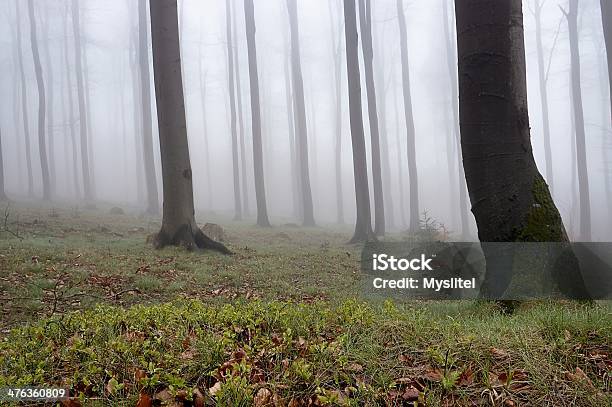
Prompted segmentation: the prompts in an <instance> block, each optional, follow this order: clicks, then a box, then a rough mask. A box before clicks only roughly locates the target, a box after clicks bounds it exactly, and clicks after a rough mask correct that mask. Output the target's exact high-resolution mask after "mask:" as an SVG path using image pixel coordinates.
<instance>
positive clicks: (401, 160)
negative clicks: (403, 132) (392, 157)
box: [393, 88, 408, 228]
mask: <svg viewBox="0 0 612 407" xmlns="http://www.w3.org/2000/svg"><path fill="white" fill-rule="evenodd" d="M393 93H394V95H393V102H394V103H393V107H394V113H395V145H396V150H395V151H397V160H396V164H397V181H398V182H397V183H398V184H399V191H398V194H399V207H400V210H399V212H400V214H401V219H402V224H401V227H402V228H406V227H407V226H408V222H407V221H406V193H405V191H404V185H406V183H405V180H404V171H403V167H404V166H403V165H402V164H403V163H404V158H403V157H402V140H401V138H400V131H399V129H400V122H401V114H400V108H399V104H400V103H399V92H398V90H397V88H394V90H393Z"/></svg>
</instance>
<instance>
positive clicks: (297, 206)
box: [283, 45, 302, 219]
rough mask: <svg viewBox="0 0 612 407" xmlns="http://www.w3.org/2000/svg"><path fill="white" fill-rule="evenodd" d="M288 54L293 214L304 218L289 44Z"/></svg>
mask: <svg viewBox="0 0 612 407" xmlns="http://www.w3.org/2000/svg"><path fill="white" fill-rule="evenodd" d="M286 51H287V52H286V54H287V55H285V56H284V58H283V67H284V74H285V106H286V109H287V127H288V132H287V134H288V135H289V166H290V171H291V176H290V179H291V192H292V195H293V216H294V217H295V218H296V219H302V205H301V202H302V199H301V198H300V180H299V177H298V175H297V173H298V168H297V162H298V156H297V151H296V147H295V144H296V143H295V123H294V120H293V118H294V113H293V93H292V91H291V90H292V89H291V73H290V71H289V59H290V58H291V56H290V51H289V45H287V46H286Z"/></svg>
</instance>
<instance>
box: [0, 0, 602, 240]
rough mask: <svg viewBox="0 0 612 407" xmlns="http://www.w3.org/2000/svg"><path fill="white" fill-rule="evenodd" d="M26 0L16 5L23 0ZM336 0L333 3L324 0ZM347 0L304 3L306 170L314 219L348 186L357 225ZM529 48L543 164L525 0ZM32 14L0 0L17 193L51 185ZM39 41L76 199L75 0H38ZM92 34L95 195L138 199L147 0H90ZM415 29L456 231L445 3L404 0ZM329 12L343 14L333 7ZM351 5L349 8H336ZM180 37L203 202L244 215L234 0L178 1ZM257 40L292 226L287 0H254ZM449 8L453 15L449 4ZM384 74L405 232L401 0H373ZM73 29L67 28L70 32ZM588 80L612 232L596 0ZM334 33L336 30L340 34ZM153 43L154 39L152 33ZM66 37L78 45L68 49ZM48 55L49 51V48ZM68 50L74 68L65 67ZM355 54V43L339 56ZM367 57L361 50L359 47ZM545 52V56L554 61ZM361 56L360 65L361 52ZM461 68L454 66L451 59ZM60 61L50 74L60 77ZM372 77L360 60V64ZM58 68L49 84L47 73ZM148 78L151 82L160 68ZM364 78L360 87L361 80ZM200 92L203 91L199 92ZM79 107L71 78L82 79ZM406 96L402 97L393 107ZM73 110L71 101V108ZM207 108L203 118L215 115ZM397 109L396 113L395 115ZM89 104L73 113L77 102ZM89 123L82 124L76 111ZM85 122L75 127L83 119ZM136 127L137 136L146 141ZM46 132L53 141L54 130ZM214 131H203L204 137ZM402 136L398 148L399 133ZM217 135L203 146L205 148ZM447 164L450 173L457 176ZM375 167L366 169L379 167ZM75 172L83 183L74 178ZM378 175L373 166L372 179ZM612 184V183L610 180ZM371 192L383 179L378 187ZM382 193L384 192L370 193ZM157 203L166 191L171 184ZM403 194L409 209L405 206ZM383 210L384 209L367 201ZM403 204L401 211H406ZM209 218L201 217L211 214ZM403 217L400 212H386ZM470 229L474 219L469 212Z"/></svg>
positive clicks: (594, 152) (553, 48) (279, 205)
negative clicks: (231, 51) (45, 173)
mask: <svg viewBox="0 0 612 407" xmlns="http://www.w3.org/2000/svg"><path fill="white" fill-rule="evenodd" d="M17 1H21V0H17ZM330 1H331V2H332V3H333V5H331V7H330V4H328V3H329V2H330ZM339 1H340V0H307V1H306V0H302V1H298V18H299V24H300V39H301V47H302V48H301V55H302V58H301V62H302V70H303V74H304V89H305V97H306V110H307V122H308V123H307V124H308V137H309V149H310V176H311V185H312V189H313V202H314V211H315V218H316V220H317V223H319V224H333V223H334V222H335V220H336V211H337V210H336V194H337V193H341V194H342V195H343V197H344V212H345V218H346V221H347V223H349V224H350V223H352V221H353V217H354V216H355V215H354V213H355V198H354V185H353V163H352V150H351V140H350V131H349V118H348V94H347V85H346V65H345V64H346V62H345V59H344V56H343V57H342V58H343V59H342V61H343V64H344V65H343V69H342V77H341V80H342V112H343V114H342V184H343V190H342V191H336V183H335V179H334V176H333V174H334V171H335V170H334V168H335V152H334V148H335V144H334V143H335V124H334V115H335V100H334V97H335V93H334V81H335V78H334V51H335V49H334V47H335V44H336V42H337V41H338V39H340V40H341V44H343V43H344V32H343V23H342V15H341V8H340V7H339V3H338V2H339ZM232 3H233V7H235V8H236V13H235V15H237V16H238V19H237V21H235V24H236V38H234V45H235V46H236V47H237V55H238V60H237V61H234V63H235V67H236V69H238V70H239V77H240V82H241V89H242V92H241V95H238V97H239V98H241V100H242V108H243V114H244V124H245V133H244V138H245V141H246V151H247V154H246V156H245V157H244V158H243V159H242V160H241V165H243V166H245V169H246V174H247V180H246V182H247V186H248V196H249V207H250V214H251V215H252V214H253V213H254V212H255V192H254V183H253V164H252V154H251V153H250V151H251V148H252V146H251V120H250V104H249V78H248V67H247V50H246V34H245V23H244V11H243V2H242V1H240V0H232ZM523 3H524V24H525V45H526V52H527V80H528V98H529V99H528V101H529V113H530V125H531V129H532V131H531V135H532V144H533V149H534V154H535V157H536V161H537V163H538V167H539V169H540V172H541V173H542V174H544V168H545V163H544V144H543V137H542V117H541V105H540V93H539V79H538V62H537V55H536V39H535V20H534V16H533V14H532V13H531V12H530V8H531V7H532V5H531V4H528V3H532V1H531V0H527V1H524V2H523ZM21 4H22V5H21V6H20V8H21V19H20V20H19V21H17V17H16V1H14V0H0V10H1V12H0V13H1V14H0V18H2V19H3V23H2V24H0V44H1V49H2V52H0V72H1V75H0V92H1V94H2V101H3V103H2V105H1V106H0V128H1V130H2V148H3V152H4V169H5V183H6V190H7V194H8V195H9V196H10V197H12V198H15V199H16V200H27V199H32V198H40V197H41V196H42V192H41V189H42V181H41V169H40V168H41V167H40V165H39V161H38V156H39V155H38V148H39V145H38V142H37V140H38V139H37V137H36V131H37V114H36V112H37V106H38V93H37V89H36V78H35V72H34V63H33V60H32V52H31V49H30V29H29V19H28V13H27V7H26V2H25V1H23V2H21ZM34 5H35V13H36V21H37V28H38V42H39V47H41V58H42V68H43V75H44V78H45V81H46V86H47V88H48V90H49V88H52V91H53V98H52V99H49V98H50V94H49V91H47V98H48V99H47V103H51V106H52V113H53V127H52V137H53V144H52V145H49V144H48V146H47V150H48V152H49V156H50V157H53V160H54V162H55V165H54V167H55V177H54V179H55V182H54V184H55V188H54V195H53V197H52V199H53V201H55V202H59V203H70V204H74V205H78V204H81V202H82V200H81V197H80V195H79V194H78V193H77V191H75V187H74V185H75V183H74V177H75V176H76V177H81V175H80V174H78V173H77V174H75V172H74V170H73V161H72V150H71V148H72V147H71V144H70V132H69V130H68V129H69V126H70V125H76V123H71V122H70V119H69V115H68V113H67V111H68V103H69V95H68V90H69V89H68V88H67V84H66V70H67V69H69V72H70V73H71V75H74V69H75V67H74V45H73V44H74V42H73V38H72V36H73V33H72V29H71V28H70V27H71V25H70V24H71V14H70V6H71V2H70V1H69V0H35V1H34ZM79 5H80V12H81V32H82V41H83V47H84V58H86V63H85V65H84V67H83V69H84V71H85V75H86V81H87V82H86V87H87V89H88V91H87V100H88V107H87V109H88V111H89V114H90V116H89V123H88V126H89V127H90V134H89V138H90V141H91V146H90V147H91V158H92V163H91V173H92V176H93V184H94V186H95V198H96V200H98V201H100V202H109V203H113V204H116V205H124V206H126V207H130V208H134V210H139V209H142V208H143V206H144V204H143V200H144V191H143V189H144V185H143V184H144V181H143V174H142V172H143V171H144V170H143V168H142V159H141V158H138V157H139V156H140V155H141V154H142V153H141V151H140V150H141V144H140V143H141V142H140V136H139V135H138V132H139V131H140V130H139V124H138V120H139V118H136V117H135V111H137V110H135V109H134V105H135V104H137V103H139V100H138V99H135V96H134V91H133V82H132V81H133V74H132V73H133V70H134V69H135V67H134V66H135V65H136V64H137V58H136V56H135V46H136V45H137V44H135V43H134V41H135V40H134V38H135V36H137V30H138V17H137V16H138V13H137V7H138V2H137V1H134V0H107V1H100V0H79ZM559 6H566V1H564V0H549V1H547V2H545V4H544V9H543V14H542V26H543V33H542V34H543V39H542V40H543V45H544V59H545V62H546V64H549V65H550V67H549V80H548V96H549V109H550V126H551V142H552V166H553V173H554V175H555V177H554V184H553V185H551V187H552V192H553V196H554V199H555V202H556V204H557V206H558V208H559V210H560V211H561V213H562V216H563V219H564V222H565V225H566V228H567V229H568V233H569V234H570V235H575V234H576V233H577V230H578V209H577V205H578V204H577V198H576V196H577V191H576V188H577V187H576V185H575V183H573V182H572V178H573V175H572V174H573V173H575V160H573V159H572V148H571V145H572V142H573V141H572V140H573V132H572V121H571V104H570V97H569V94H570V86H569V85H570V84H569V80H570V75H569V65H570V55H569V41H568V28H567V21H565V19H564V17H563V14H562V11H561V10H560V7H559ZM404 8H405V13H406V18H407V24H408V47H409V50H408V52H409V59H410V76H411V89H410V90H411V95H412V103H413V111H414V118H415V127H416V156H417V167H418V174H419V199H420V203H419V207H420V211H421V212H423V211H427V213H428V215H429V216H431V217H433V218H435V219H437V220H438V221H440V222H443V223H444V224H445V225H446V226H447V227H448V229H450V230H451V231H457V228H458V227H459V220H458V209H457V208H458V203H457V200H456V198H455V196H454V195H453V191H456V189H457V188H458V187H464V184H461V185H459V186H458V184H457V182H458V181H457V178H456V163H454V162H449V160H448V156H447V150H448V149H451V150H452V151H451V152H452V155H451V156H453V157H454V155H453V154H455V152H454V149H455V148H456V145H455V143H454V141H452V140H453V136H452V135H451V133H452V129H453V123H452V120H453V115H452V110H451V98H452V93H451V86H452V84H451V81H450V79H449V75H448V71H447V54H446V47H445V37H444V30H443V28H442V27H443V24H444V20H443V14H442V0H435V1H434V0H411V1H405V2H404ZM330 10H331V12H332V14H333V15H332V16H330ZM339 12H340V14H339ZM179 13H180V23H181V47H182V51H181V52H182V65H183V82H184V91H185V105H186V114H187V129H188V137H189V143H190V154H191V164H192V168H193V180H194V193H195V202H196V208H197V209H198V210H199V211H201V212H203V213H206V212H215V213H217V214H227V216H228V217H231V215H232V210H233V202H234V201H233V200H234V195H233V178H232V139H231V134H230V127H229V126H230V114H229V95H228V73H227V72H228V70H227V55H226V53H227V48H226V47H227V44H226V25H225V21H226V20H225V2H224V1H221V0H183V1H182V2H180V3H179ZM255 13H256V15H255V20H256V25H257V34H256V43H257V53H258V65H259V80H260V103H261V109H262V134H263V144H264V171H265V184H266V190H267V196H268V198H267V203H268V211H269V213H270V215H271V220H272V222H273V223H275V224H280V223H287V222H294V221H295V220H294V219H293V203H292V199H293V198H292V194H291V190H292V178H291V171H290V168H291V153H290V143H289V136H288V119H287V117H288V115H287V103H286V90H285V73H284V72H285V71H284V69H285V62H286V60H287V58H288V41H289V34H288V33H289V31H288V30H289V28H288V17H287V7H286V0H255ZM451 15H452V10H451ZM372 20H373V27H372V28H373V31H374V34H373V36H374V47H375V48H376V50H375V59H374V66H375V69H380V70H382V76H383V78H384V81H385V83H384V84H383V83H376V86H377V91H378V98H379V99H381V98H385V102H386V103H385V105H386V114H385V115H384V116H383V115H382V113H381V112H380V111H379V120H380V122H381V126H383V125H384V126H385V127H386V130H387V142H388V145H389V155H388V156H387V157H383V160H389V162H390V163H392V164H391V172H390V174H389V175H388V176H389V179H390V184H391V196H385V200H390V202H391V204H392V205H393V212H394V215H395V216H394V219H392V220H390V219H387V220H388V223H389V229H391V230H403V229H405V228H406V223H405V222H407V218H408V209H407V202H408V198H407V196H404V198H405V199H402V197H401V196H400V194H401V192H402V191H403V192H404V194H407V193H408V185H407V182H408V177H407V175H405V174H406V173H407V171H408V167H407V158H406V148H407V147H406V129H405V123H404V116H403V107H402V103H403V99H402V81H401V68H400V53H399V29H398V22H397V11H396V0H376V1H373V2H372ZM66 25H68V29H67V33H68V34H67V35H68V37H69V38H68V42H66ZM18 27H21V36H22V52H23V63H24V71H25V76H26V85H27V86H26V94H25V95H23V94H22V92H21V83H20V74H19V66H18V61H17V60H18V58H17V39H16V38H17V28H18ZM579 29H580V37H579V38H580V57H581V70H582V72H581V84H582V95H583V103H584V113H585V128H586V143H587V160H588V175H589V184H590V194H591V208H592V219H593V240H609V239H612V228H610V225H612V210H611V205H612V202H611V200H610V199H611V198H612V194H611V193H610V190H611V189H612V185H611V181H610V178H612V174H611V173H610V171H611V170H610V163H611V161H612V144H611V143H610V141H611V140H612V132H611V128H610V125H611V123H610V116H609V115H610V113H609V112H610V107H609V103H610V102H609V101H610V98H609V93H608V79H607V66H606V56H605V55H606V54H605V48H604V45H603V44H604V43H603V33H602V25H601V15H600V10H599V1H598V0H582V1H581V10H580V21H579ZM338 33H340V36H339V37H338ZM149 39H150V37H149ZM66 43H67V44H68V48H66ZM45 49H46V50H48V59H49V61H50V65H49V62H48V61H47V58H46V57H45V53H46V52H47V51H46V50H45ZM66 52H68V56H69V58H68V60H69V61H70V66H69V67H68V68H67V66H66V65H65V62H64V61H65V53H66ZM342 55H344V54H342ZM360 58H361V51H360ZM549 60H550V62H549ZM362 63H363V62H362ZM454 65H456V62H454ZM50 72H51V74H50ZM361 73H362V75H363V73H364V70H363V68H362V69H361ZM51 76H52V77H53V79H52V80H51ZM151 80H152V78H151ZM362 83H365V82H364V81H362ZM202 90H204V91H205V97H204V103H203V97H202V93H203V92H202ZM70 91H71V92H73V94H74V96H73V98H74V100H73V104H75V105H76V103H77V102H76V84H75V80H74V79H73V80H72V88H71V89H70ZM24 96H26V99H27V105H28V107H29V115H28V119H29V129H30V142H31V148H30V151H31V157H32V169H33V176H34V193H35V196H34V197H28V186H27V169H26V159H25V143H24V126H23V119H22V117H23V116H22V115H23V109H22V98H23V97H24ZM362 97H363V100H364V104H363V109H364V121H365V126H364V127H365V128H366V140H367V141H366V144H367V145H368V160H369V161H370V159H371V154H370V150H369V141H368V140H369V135H368V130H367V129H368V125H367V120H368V115H367V101H366V100H367V99H366V95H365V85H364V86H362ZM396 104H399V108H398V109H396ZM75 109H76V107H75ZM152 109H153V110H152V113H153V118H154V124H153V128H154V145H155V151H156V173H157V178H158V184H159V189H160V191H161V188H162V186H161V176H160V173H161V171H160V161H159V143H158V140H157V138H156V137H157V136H156V131H157V130H156V127H157V124H156V113H155V107H154V106H153V107H152ZM204 112H205V113H204ZM398 113H399V114H398ZM77 114H78V113H77ZM77 120H78V119H77ZM76 128H77V131H78V125H76ZM137 135H138V136H137ZM47 137H50V136H49V135H47ZM206 140H207V142H206ZM396 140H399V142H400V144H399V145H398V144H397V141H396ZM206 144H208V150H207V148H206V147H207V146H206ZM398 161H399V162H400V163H401V166H402V172H403V174H404V176H403V181H404V184H405V185H402V186H400V177H399V175H398V172H397V162H398ZM449 166H450V173H451V174H453V175H454V178H452V179H449ZM370 171H371V166H370ZM79 179H80V178H79ZM370 179H371V174H370ZM606 183H607V184H608V185H606ZM370 188H371V189H372V183H371V182H370ZM371 195H373V193H371ZM160 199H161V194H160ZM403 201H405V205H404V207H403V208H402V207H401V203H402V202H403ZM372 208H374V206H373V205H372ZM400 213H403V214H404V215H403V216H402V215H400ZM203 220H205V219H199V221H203ZM391 221H392V223H391ZM470 222H471V228H472V232H473V234H474V236H475V232H476V227H475V223H474V221H473V218H472V217H471V215H470Z"/></svg>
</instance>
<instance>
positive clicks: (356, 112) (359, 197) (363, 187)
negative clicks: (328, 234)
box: [344, 0, 376, 243]
mask: <svg viewBox="0 0 612 407" xmlns="http://www.w3.org/2000/svg"><path fill="white" fill-rule="evenodd" d="M355 1H356V0H344V36H345V41H346V70H347V77H348V89H349V111H350V122H351V144H352V147H353V172H354V179H355V203H356V206H357V220H356V223H355V233H354V234H353V238H352V239H351V243H358V242H364V241H367V240H374V239H376V237H375V235H374V232H373V231H372V218H371V213H370V191H369V187H368V164H367V160H366V146H365V137H364V130H363V116H362V110H361V82H360V81H361V78H360V74H359V51H358V45H359V44H358V42H359V34H358V33H357V13H356V9H355Z"/></svg>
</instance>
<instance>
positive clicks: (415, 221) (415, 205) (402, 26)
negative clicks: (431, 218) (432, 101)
mask: <svg viewBox="0 0 612 407" xmlns="http://www.w3.org/2000/svg"><path fill="white" fill-rule="evenodd" d="M397 15H398V21H399V31H400V51H401V61H402V86H403V92H404V116H405V117H406V132H407V133H406V134H407V140H408V146H407V151H408V178H409V180H410V226H409V229H410V231H411V232H415V231H417V230H419V227H420V218H419V177H418V173H417V165H416V141H415V129H414V116H413V114H412V96H411V94H410V66H409V65H408V34H407V29H406V16H405V15H404V3H403V0H397Z"/></svg>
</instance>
